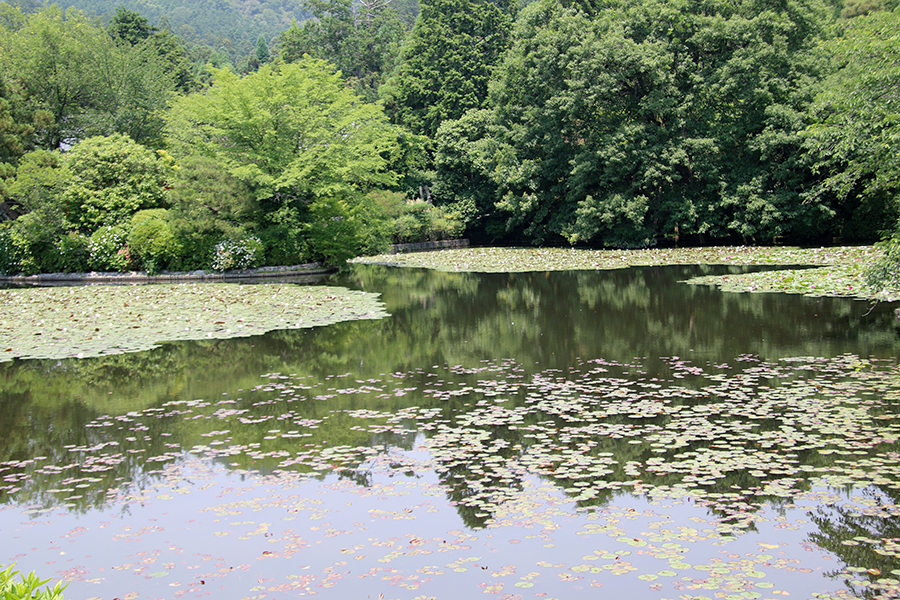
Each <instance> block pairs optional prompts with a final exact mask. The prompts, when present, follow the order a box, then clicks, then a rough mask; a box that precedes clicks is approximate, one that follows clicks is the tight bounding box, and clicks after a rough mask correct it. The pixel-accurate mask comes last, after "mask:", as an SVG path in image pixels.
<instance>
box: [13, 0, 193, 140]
mask: <svg viewBox="0 0 900 600" xmlns="http://www.w3.org/2000/svg"><path fill="white" fill-rule="evenodd" d="M5 10H7V11H8V13H9V14H10V15H11V16H13V17H14V18H11V19H5V20H3V21H0V53H2V56H3V61H2V63H0V78H2V79H3V81H4V82H5V87H6V89H7V90H8V93H9V94H12V95H15V96H16V98H17V101H16V112H18V113H19V114H18V119H19V123H20V125H26V126H28V127H29V128H30V129H31V134H30V135H31V139H28V140H22V141H23V143H24V147H26V148H28V147H32V146H37V147H42V148H46V149H56V148H60V147H65V146H71V145H73V144H75V143H76V142H77V141H78V140H80V139H83V138H84V137H87V136H90V135H107V134H112V133H122V134H126V135H128V136H130V137H132V138H133V139H134V140H136V141H139V142H146V143H150V144H159V143H160V142H161V140H160V135H161V131H162V121H161V119H160V118H159V113H160V111H161V110H162V109H163V108H164V107H165V104H166V102H167V101H168V98H169V94H170V93H171V92H172V91H173V90H174V89H175V88H176V85H177V83H178V82H177V80H176V76H177V70H176V69H175V68H174V67H173V63H172V60H170V57H168V56H164V55H162V54H161V53H160V52H159V51H158V49H157V48H156V46H155V45H154V43H153V42H152V41H151V40H146V41H143V42H141V43H138V44H136V45H134V46H132V45H131V44H130V43H128V42H126V41H124V40H121V41H117V40H116V39H114V38H113V37H111V36H110V35H109V34H108V33H107V32H106V30H104V29H103V28H102V27H99V26H98V25H97V24H96V23H94V22H93V21H91V20H90V19H88V18H87V16H85V15H84V14H83V13H80V12H78V11H76V10H74V9H70V10H68V11H67V12H62V11H61V10H60V9H58V8H56V7H55V6H51V7H49V8H47V9H44V10H42V11H40V12H36V13H32V14H28V15H23V14H21V13H20V12H18V11H16V9H10V8H8V7H7V9H5Z"/></svg>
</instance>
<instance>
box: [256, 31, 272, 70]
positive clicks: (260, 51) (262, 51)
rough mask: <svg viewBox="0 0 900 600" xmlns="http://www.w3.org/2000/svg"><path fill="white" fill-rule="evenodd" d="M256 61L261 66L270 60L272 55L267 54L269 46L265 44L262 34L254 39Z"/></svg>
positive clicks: (264, 37)
mask: <svg viewBox="0 0 900 600" xmlns="http://www.w3.org/2000/svg"><path fill="white" fill-rule="evenodd" d="M256 60H257V62H259V64H261V65H264V64H266V63H267V62H270V61H271V60H272V55H271V54H270V53H269V44H268V42H266V36H264V35H262V34H260V35H259V37H258V38H256Z"/></svg>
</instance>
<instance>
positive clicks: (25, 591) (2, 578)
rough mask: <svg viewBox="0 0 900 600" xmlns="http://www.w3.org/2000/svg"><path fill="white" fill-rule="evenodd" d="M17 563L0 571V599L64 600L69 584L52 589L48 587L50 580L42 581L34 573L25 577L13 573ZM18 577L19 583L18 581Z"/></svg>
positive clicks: (58, 584)
mask: <svg viewBox="0 0 900 600" xmlns="http://www.w3.org/2000/svg"><path fill="white" fill-rule="evenodd" d="M15 566H16V565H15V563H14V564H12V565H10V566H9V567H7V568H6V570H5V571H0V598H3V600H63V595H62V592H63V590H64V589H66V587H67V586H68V585H69V584H68V583H66V584H63V583H59V582H58V583H57V584H56V585H55V586H53V587H52V588H51V587H50V586H46V587H45V588H44V589H39V588H40V587H41V586H43V585H46V584H47V582H49V581H50V580H49V579H43V580H42V579H40V578H38V576H37V575H35V574H34V571H32V572H31V573H29V574H28V575H23V574H21V573H20V572H19V571H13V567H15ZM16 575H18V576H19V581H16V580H15V579H16Z"/></svg>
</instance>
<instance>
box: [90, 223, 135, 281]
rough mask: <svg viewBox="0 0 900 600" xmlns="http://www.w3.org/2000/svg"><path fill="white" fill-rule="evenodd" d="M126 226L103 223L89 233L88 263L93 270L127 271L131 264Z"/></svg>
mask: <svg viewBox="0 0 900 600" xmlns="http://www.w3.org/2000/svg"><path fill="white" fill-rule="evenodd" d="M127 241H128V228H127V227H125V226H124V225H115V226H111V225H104V226H103V227H101V228H100V229H98V230H97V231H95V232H94V233H93V234H92V235H91V240H90V242H89V243H88V252H89V253H90V257H89V261H88V262H89V265H90V268H91V269H93V270H95V271H127V270H128V269H129V268H130V267H131V266H132V260H131V251H130V250H129V249H128V244H127Z"/></svg>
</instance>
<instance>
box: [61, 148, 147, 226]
mask: <svg viewBox="0 0 900 600" xmlns="http://www.w3.org/2000/svg"><path fill="white" fill-rule="evenodd" d="M66 163H67V165H68V168H69V169H70V172H71V174H72V175H71V181H70V182H69V183H68V185H67V187H66V191H65V193H64V198H65V201H66V205H67V210H68V213H69V219H70V220H71V222H72V223H73V224H74V226H75V227H76V228H77V229H78V230H79V231H81V232H83V233H90V232H92V231H94V230H96V229H97V227H99V226H114V225H117V224H120V223H124V222H126V221H127V220H128V219H130V218H131V216H132V215H133V214H134V213H136V212H138V211H139V210H144V209H148V208H159V207H162V206H163V205H164V203H165V189H164V188H165V166H164V165H163V163H162V162H161V161H160V160H158V159H157V157H156V156H155V155H154V153H153V152H151V151H150V150H148V149H147V148H144V147H143V146H141V145H139V144H136V143H135V142H133V141H132V140H131V139H129V138H128V137H125V136H122V135H113V136H109V137H93V138H88V139H86V140H84V141H83V142H81V143H79V144H78V145H76V146H75V147H74V148H72V150H70V151H69V152H68V153H67V154H66Z"/></svg>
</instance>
